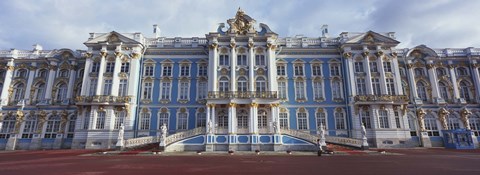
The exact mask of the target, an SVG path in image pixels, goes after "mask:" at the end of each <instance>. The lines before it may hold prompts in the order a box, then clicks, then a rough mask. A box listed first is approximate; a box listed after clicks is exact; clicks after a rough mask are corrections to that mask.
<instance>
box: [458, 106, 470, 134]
mask: <svg viewBox="0 0 480 175" xmlns="http://www.w3.org/2000/svg"><path fill="white" fill-rule="evenodd" d="M471 114H472V112H470V110H468V109H467V108H463V109H462V111H460V119H461V120H462V123H463V126H465V128H466V129H470V121H469V120H468V117H469V116H470V115H471Z"/></svg>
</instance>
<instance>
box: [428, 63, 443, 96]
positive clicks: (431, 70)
mask: <svg viewBox="0 0 480 175" xmlns="http://www.w3.org/2000/svg"><path fill="white" fill-rule="evenodd" d="M427 69H428V74H429V76H428V77H429V79H430V84H431V85H432V98H433V99H438V98H439V97H440V94H439V93H438V80H437V74H436V73H435V72H436V71H435V67H434V66H433V63H430V64H427Z"/></svg>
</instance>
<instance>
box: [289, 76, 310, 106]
mask: <svg viewBox="0 0 480 175" xmlns="http://www.w3.org/2000/svg"><path fill="white" fill-rule="evenodd" d="M297 82H299V80H295V81H294V82H293V84H294V85H293V87H294V92H295V100H304V101H308V96H307V84H306V83H307V82H306V81H305V80H302V81H301V82H303V94H304V96H305V98H304V99H299V98H298V97H297V86H296V84H297ZM287 93H288V90H287Z"/></svg>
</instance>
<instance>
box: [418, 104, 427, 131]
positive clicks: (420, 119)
mask: <svg viewBox="0 0 480 175" xmlns="http://www.w3.org/2000/svg"><path fill="white" fill-rule="evenodd" d="M425 114H427V113H426V112H425V111H424V110H423V109H422V108H420V109H417V117H418V123H419V127H420V131H426V130H425Z"/></svg>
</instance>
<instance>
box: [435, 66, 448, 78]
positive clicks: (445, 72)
mask: <svg viewBox="0 0 480 175" xmlns="http://www.w3.org/2000/svg"><path fill="white" fill-rule="evenodd" d="M444 75H447V71H445V69H444V68H437V76H439V77H440V76H444Z"/></svg>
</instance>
